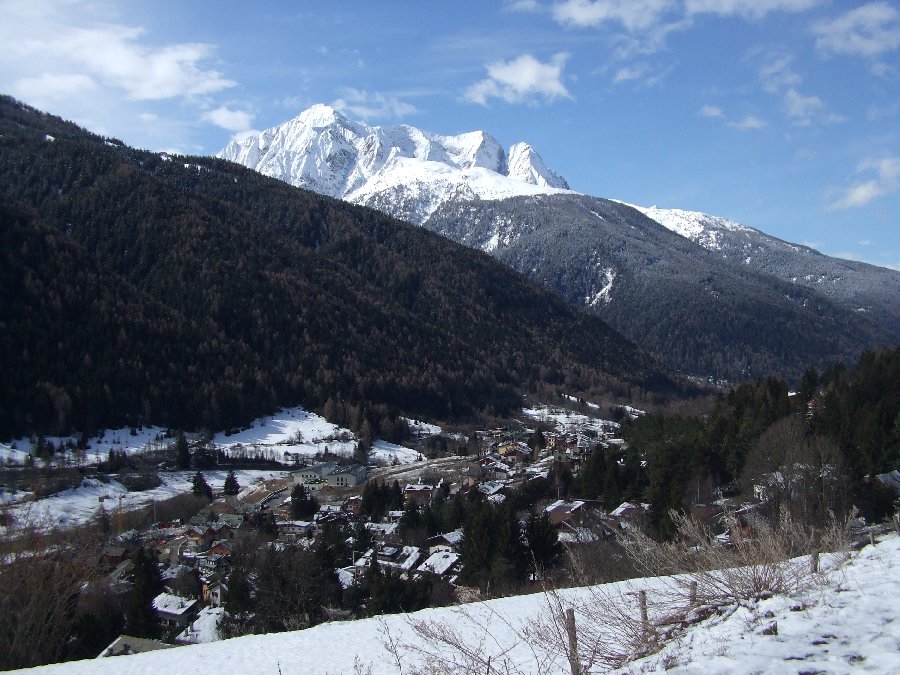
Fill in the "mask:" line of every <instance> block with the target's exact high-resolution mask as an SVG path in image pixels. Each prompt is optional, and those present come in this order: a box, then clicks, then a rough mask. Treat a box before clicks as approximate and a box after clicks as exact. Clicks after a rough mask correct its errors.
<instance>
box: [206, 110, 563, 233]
mask: <svg viewBox="0 0 900 675" xmlns="http://www.w3.org/2000/svg"><path fill="white" fill-rule="evenodd" d="M216 156H217V157H221V158H224V159H228V160H231V161H233V162H237V163H239V164H243V165H244V166H247V167H250V168H252V169H256V170H257V171H259V172H260V173H263V174H265V175H267V176H272V177H274V178H278V179H280V180H283V181H285V182H287V183H290V184H291V185H295V186H297V187H303V188H307V189H310V190H313V191H315V192H319V193H321V194H327V195H330V196H332V197H337V198H342V199H346V200H347V201H350V202H353V203H356V204H363V205H366V206H371V207H374V208H378V209H380V210H382V211H386V212H388V213H390V214H391V215H393V216H396V217H399V218H403V219H405V220H410V221H412V222H415V223H417V224H421V223H423V222H424V221H425V220H426V219H427V218H428V216H430V215H431V213H433V212H434V210H435V209H436V208H437V207H438V206H440V205H441V204H442V203H444V202H447V201H451V200H453V201H459V200H476V199H503V198H505V197H513V196H521V195H536V194H552V193H558V192H565V191H567V190H568V188H569V186H568V183H566V181H565V179H563V178H562V177H561V176H559V175H557V174H556V173H555V172H553V171H552V170H550V169H549V168H548V167H547V165H546V164H545V163H544V161H543V160H542V159H541V157H540V155H538V153H537V152H536V151H535V150H534V149H533V148H532V147H531V146H530V145H528V144H527V143H515V144H513V145H512V146H511V147H510V148H509V150H508V151H505V150H504V149H503V147H502V146H501V145H500V143H499V142H498V141H497V139H495V138H494V137H493V136H491V135H489V134H487V133H485V132H484V131H472V132H469V133H464V134H459V135H458V136H442V135H439V134H434V133H430V132H427V131H422V130H420V129H417V128H415V127H412V126H408V125H400V126H396V127H379V126H374V127H373V126H368V125H366V124H363V123H361V122H354V121H351V120H349V119H348V118H347V117H345V116H344V115H343V114H341V113H340V112H339V111H337V110H335V109H334V108H331V107H329V106H326V105H314V106H313V107H311V108H309V109H308V110H305V111H304V112H302V113H300V115H298V116H297V117H295V118H294V119H292V120H290V121H288V122H286V123H284V124H282V125H280V126H277V127H273V128H271V129H267V130H266V131H263V132H262V133H261V134H259V135H256V136H250V137H248V138H245V139H244V140H242V141H233V142H232V143H230V144H229V145H228V146H226V147H225V148H224V149H223V150H222V151H221V152H219V153H218V154H217V155H216Z"/></svg>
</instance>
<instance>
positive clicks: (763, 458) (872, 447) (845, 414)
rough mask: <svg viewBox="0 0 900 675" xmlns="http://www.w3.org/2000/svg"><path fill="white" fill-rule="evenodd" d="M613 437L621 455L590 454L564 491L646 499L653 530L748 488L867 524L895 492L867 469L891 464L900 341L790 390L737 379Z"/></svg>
mask: <svg viewBox="0 0 900 675" xmlns="http://www.w3.org/2000/svg"><path fill="white" fill-rule="evenodd" d="M623 433H624V435H625V436H626V438H628V440H629V445H628V451H627V452H626V453H621V456H620V453H618V452H610V453H603V452H595V453H594V454H593V455H592V456H591V458H590V459H589V460H588V462H587V463H586V464H585V466H584V467H583V469H582V472H581V475H580V476H579V477H578V481H577V482H576V484H575V488H574V491H575V493H576V495H577V496H581V497H591V498H594V497H597V496H598V495H599V496H600V499H601V500H602V501H603V502H604V503H605V504H607V505H612V506H615V505H616V504H618V503H619V502H620V501H621V500H622V499H631V500H635V501H636V500H642V501H645V502H648V503H650V505H651V511H650V523H649V524H650V526H651V528H652V529H653V531H655V532H656V533H657V534H659V535H661V536H663V537H665V536H669V535H671V534H672V523H671V521H670V519H669V514H668V512H669V510H670V509H677V510H685V511H690V509H691V508H692V506H694V505H696V504H710V503H712V502H713V501H714V500H716V499H719V498H720V497H721V495H722V494H725V495H726V496H728V495H736V494H739V493H743V494H744V495H745V496H747V497H753V496H754V495H755V491H757V494H756V495H755V496H757V497H758V496H759V494H764V495H765V496H766V498H767V500H768V502H769V504H770V505H775V506H777V505H779V504H780V505H782V506H784V507H786V508H788V509H790V510H791V511H793V512H794V515H795V516H797V517H799V518H800V520H801V521H802V522H804V523H807V524H822V523H823V522H825V521H827V520H828V519H829V518H830V517H831V514H836V515H838V516H842V515H844V514H846V513H847V512H848V510H849V509H850V507H851V506H855V507H857V508H858V509H859V510H860V511H861V513H862V515H864V516H865V517H866V518H867V519H869V520H870V521H875V522H877V521H880V520H881V519H882V518H884V517H885V516H889V515H890V514H892V513H893V512H894V507H893V501H894V498H895V495H894V494H893V492H892V491H891V490H890V489H888V488H887V487H885V486H884V485H882V484H881V483H880V482H879V481H878V480H877V479H875V476H876V475H878V474H882V473H887V472H890V471H893V470H895V469H898V468H900V348H893V349H884V350H877V351H871V352H866V353H865V354H863V356H862V357H861V358H860V360H859V362H858V363H857V364H856V366H855V367H854V368H853V369H852V370H848V369H847V368H845V367H843V366H834V367H831V368H829V369H827V370H826V371H825V372H823V373H818V372H817V371H815V370H812V369H810V370H808V371H807V372H806V373H805V374H804V376H803V378H802V380H801V383H800V387H799V388H798V390H797V391H796V392H791V391H790V390H789V387H788V385H787V384H786V383H785V382H784V381H782V380H780V379H778V378H774V377H769V378H766V379H763V380H759V381H756V382H747V383H744V384H742V385H740V386H738V387H736V388H735V389H733V390H731V391H729V392H728V393H727V394H722V395H721V396H719V397H718V398H717V399H716V401H715V402H714V404H713V405H712V406H711V408H710V410H709V411H708V412H706V413H703V414H680V415H676V414H666V415H664V414H653V415H647V416H644V417H641V418H640V419H638V420H635V421H632V422H628V423H626V424H625V426H624V428H623ZM617 459H621V461H619V462H617V461H616V460H617ZM641 460H643V461H645V462H646V470H645V471H644V470H642V469H641V468H640V467H641V464H640V462H641ZM760 489H761V490H762V491H763V492H762V493H758V491H759V490H760Z"/></svg>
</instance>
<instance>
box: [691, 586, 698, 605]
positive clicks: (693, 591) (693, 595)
mask: <svg viewBox="0 0 900 675" xmlns="http://www.w3.org/2000/svg"><path fill="white" fill-rule="evenodd" d="M696 604H697V582H696V581H692V582H691V607H693V606H694V605H696Z"/></svg>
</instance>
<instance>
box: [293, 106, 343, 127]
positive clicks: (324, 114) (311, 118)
mask: <svg viewBox="0 0 900 675" xmlns="http://www.w3.org/2000/svg"><path fill="white" fill-rule="evenodd" d="M294 119H295V120H297V121H298V122H301V123H303V124H305V125H306V126H308V127H312V128H313V129H321V128H323V127H328V126H331V125H332V124H342V123H346V122H348V121H349V120H348V119H347V118H346V117H345V116H344V115H343V113H341V112H339V111H338V110H335V109H334V108H332V107H331V106H330V105H326V104H324V103H316V104H314V105H312V106H310V107H309V108H307V109H306V110H304V111H303V112H302V113H300V114H299V115H297V117H295V118H294Z"/></svg>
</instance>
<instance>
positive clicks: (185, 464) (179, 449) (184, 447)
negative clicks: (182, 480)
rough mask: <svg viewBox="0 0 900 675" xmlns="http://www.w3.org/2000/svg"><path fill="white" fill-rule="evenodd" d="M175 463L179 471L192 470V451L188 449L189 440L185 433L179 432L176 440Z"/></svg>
mask: <svg viewBox="0 0 900 675" xmlns="http://www.w3.org/2000/svg"><path fill="white" fill-rule="evenodd" d="M175 463H176V464H177V465H178V468H179V469H183V470H184V469H190V468H191V450H190V448H188V442H187V438H185V436H184V432H183V431H179V432H178V437H177V438H176V439H175Z"/></svg>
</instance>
